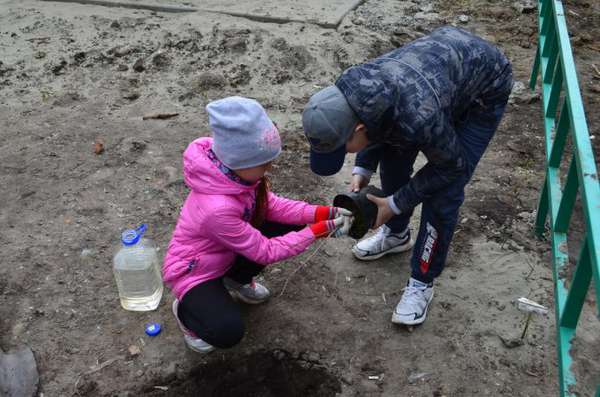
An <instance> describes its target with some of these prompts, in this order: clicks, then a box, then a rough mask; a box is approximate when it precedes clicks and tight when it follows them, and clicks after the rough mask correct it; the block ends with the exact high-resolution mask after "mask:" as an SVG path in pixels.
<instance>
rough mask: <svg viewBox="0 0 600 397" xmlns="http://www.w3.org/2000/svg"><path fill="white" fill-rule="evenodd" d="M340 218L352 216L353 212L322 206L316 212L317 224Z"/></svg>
mask: <svg viewBox="0 0 600 397" xmlns="http://www.w3.org/2000/svg"><path fill="white" fill-rule="evenodd" d="M340 216H352V212H350V211H348V210H347V209H345V208H339V207H329V206H326V205H320V206H318V207H317V211H315V223H316V222H321V221H326V220H328V219H336V218H338V217H340Z"/></svg>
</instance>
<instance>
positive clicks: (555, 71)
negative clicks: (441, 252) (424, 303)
mask: <svg viewBox="0 0 600 397" xmlns="http://www.w3.org/2000/svg"><path fill="white" fill-rule="evenodd" d="M564 15H565V13H564V9H563V5H562V3H561V2H560V0H538V21H539V26H538V28H539V39H538V48H537V51H536V55H535V61H534V64H533V70H532V71H531V77H530V81H529V85H530V87H531V89H535V86H536V82H537V80H538V75H539V76H540V80H541V91H542V99H543V101H542V105H543V116H544V118H543V120H544V132H545V137H546V161H547V164H546V165H547V167H546V177H545V179H544V184H543V188H542V192H541V195H540V201H539V203H538V213H537V217H536V222H535V232H536V233H537V234H538V235H542V234H543V233H544V231H545V225H546V219H547V218H549V221H550V222H549V224H550V241H551V247H552V271H553V278H554V297H555V316H556V324H557V330H556V338H557V339H556V345H557V354H558V369H559V388H560V395H561V396H573V393H572V392H571V391H570V390H571V386H573V385H575V384H576V379H575V377H574V375H573V373H572V371H571V364H572V358H571V355H570V350H571V344H572V341H573V338H574V337H575V330H576V327H577V323H578V321H579V318H580V315H581V310H582V307H583V304H584V301H585V297H586V294H587V292H588V290H589V287H590V284H591V283H592V282H593V283H594V284H593V285H594V289H595V291H596V295H597V296H596V297H597V301H598V302H600V183H598V172H597V170H596V164H595V160H594V155H593V151H592V147H591V142H590V139H589V133H588V129H587V123H586V120H585V113H584V110H583V103H582V101H581V93H580V91H579V85H578V82H577V75H576V68H575V63H574V60H573V53H572V50H571V44H570V41H569V35H568V31H567V25H566V21H565V16H564ZM563 97H564V100H563V102H562V105H561V106H560V112H559V114H558V115H557V109H558V105H559V102H560V101H561V98H563ZM557 118H558V120H557ZM568 134H571V137H572V140H573V150H572V152H571V153H569V154H570V157H571V161H570V164H569V170H568V175H567V179H566V182H565V185H564V188H563V186H562V184H561V180H560V174H561V169H560V168H561V161H562V159H563V157H564V150H565V143H566V139H567V136H568ZM578 193H579V194H580V197H581V203H582V207H583V215H584V218H585V226H586V234H585V241H584V243H583V244H582V247H581V252H580V254H579V258H578V262H577V266H576V268H575V272H574V274H573V276H572V279H571V280H570V289H568V288H567V284H568V283H569V280H568V277H569V276H568V272H566V270H567V269H568V267H567V266H568V264H569V251H568V246H567V233H568V230H569V223H570V219H571V215H572V213H573V207H574V205H575V200H576V198H577V194H578ZM597 306H598V315H599V316H600V305H597ZM596 397H600V387H598V389H597V391H596Z"/></svg>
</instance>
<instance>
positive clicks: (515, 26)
mask: <svg viewBox="0 0 600 397" xmlns="http://www.w3.org/2000/svg"><path fill="white" fill-rule="evenodd" d="M133 3H139V4H141V3H142V2H136V1H133ZM267 3H268V2H267ZM271 3H274V2H271ZM309 3H310V2H309ZM340 3H343V2H340ZM530 3H531V2H527V1H523V0H519V1H517V2H514V1H504V0H502V1H486V0H464V1H458V0H452V1H441V2H431V1H420V0H413V1H392V0H381V1H375V0H367V1H364V2H362V3H357V4H354V5H356V8H354V9H351V8H352V7H350V9H349V10H345V12H346V13H345V14H344V13H342V14H341V15H345V16H343V18H342V19H341V22H339V24H338V23H337V22H336V21H337V19H336V18H337V16H338V13H339V9H335V10H333V11H331V10H329V9H327V10H324V11H320V10H317V11H316V12H314V10H313V11H311V10H308V11H303V12H305V14H302V15H305V17H306V18H307V19H308V20H311V21H312V23H311V22H289V23H283V22H285V21H281V20H278V19H277V18H279V16H278V15H280V14H282V12H281V10H279V11H278V12H273V13H272V14H270V13H269V10H268V7H267V6H266V5H263V6H264V7H267V11H265V10H264V9H260V10H258V11H257V10H256V9H255V8H256V5H255V4H254V3H252V2H249V3H248V4H249V5H246V8H247V9H244V5H243V4H242V5H239V7H238V8H240V9H239V10H237V11H240V12H245V11H249V14H252V13H253V12H258V13H259V14H260V13H261V12H262V13H263V14H261V15H263V17H261V18H259V17H255V16H252V15H254V14H252V15H251V16H250V17H243V16H231V15H227V14H226V13H223V12H221V13H215V12H207V11H197V12H190V13H166V12H165V13H163V12H153V11H150V10H141V9H122V8H109V7H101V6H94V5H81V4H67V3H54V2H42V1H33V0H24V1H16V0H1V1H0V138H1V139H0V159H1V160H0V185H1V186H2V189H0V202H1V203H2V205H1V206H0V225H2V227H1V229H0V246H1V247H2V255H1V256H0V258H1V259H0V318H1V319H2V320H1V321H0V347H1V348H2V349H3V350H8V349H10V348H12V347H14V346H19V345H27V346H29V347H30V348H31V349H32V351H33V353H34V356H35V358H36V361H37V366H38V370H39V375H40V385H39V394H40V395H42V394H43V395H44V396H71V395H80V396H113V395H117V396H138V395H156V396H162V395H167V396H169V395H170V396H188V395H189V396H196V395H202V396H231V395H236V396H334V395H336V394H339V395H341V396H486V395H489V396H498V395H511V396H544V395H556V394H557V391H558V386H557V360H556V349H555V324H554V316H553V311H552V309H553V307H554V300H553V283H552V272H551V268H550V252H549V242H547V241H538V240H536V239H535V238H534V236H533V220H534V216H535V208H536V205H537V201H538V197H539V188H540V187H541V185H542V181H543V167H544V156H545V154H544V139H543V129H542V113H541V105H540V102H539V93H536V92H533V93H532V92H529V91H528V90H527V89H526V88H525V86H526V84H527V79H528V77H529V74H530V70H531V65H532V59H533V56H534V54H535V46H536V40H537V20H536V10H535V7H533V6H532V5H531V4H530ZM161 4H163V3H161ZM169 4H172V5H175V6H187V7H196V8H201V6H202V2H199V1H190V2H185V4H184V2H178V1H173V2H172V3H169ZM265 4H266V3H265ZM269 4H270V3H269ZM307 4H308V3H307ZM311 4H312V3H311ZM332 4H333V3H332ZM336 4H337V3H336ZM564 4H565V8H566V9H567V10H568V12H567V19H568V23H569V31H570V34H571V38H572V45H573V49H574V54H575V59H576V63H577V66H578V74H579V81H580V84H581V90H582V95H583V98H584V102H585V106H586V110H587V112H588V114H587V116H588V123H589V126H590V131H591V132H592V134H593V133H594V132H595V131H597V128H598V125H599V118H600V115H599V114H600V113H599V112H595V111H593V110H594V109H597V108H598V104H599V102H600V96H599V93H600V71H599V70H598V68H599V67H600V55H599V49H600V43H599V42H598V41H597V38H598V37H600V20H599V19H598V15H600V9H599V5H598V3H597V2H593V1H591V0H587V1H586V0H581V1H565V2H564ZM271 6H272V7H273V9H278V8H277V7H281V5H271ZM308 6H310V4H308ZM308 6H307V7H308ZM264 7H263V8H264ZM290 7H291V5H290ZM309 11H311V12H312V14H311V13H310V12H309ZM225 12H227V10H225ZM298 12H300V11H298ZM329 12H332V13H334V14H335V15H334V14H332V16H331V18H329V17H328V15H329V14H327V13H329ZM238 14H239V12H238ZM266 14H268V15H275V17H277V18H275V17H270V18H264V15H266ZM283 14H285V13H283ZM299 15H300V14H299ZM302 15H300V16H301V17H302ZM315 15H317V16H315ZM321 16H322V18H321ZM315 18H316V19H315ZM319 18H321V19H319ZM446 24H456V25H459V26H462V27H464V28H466V29H469V30H471V31H473V32H475V33H477V34H479V35H481V36H483V37H485V38H487V39H488V40H490V41H492V42H494V43H496V44H497V45H499V46H500V47H501V48H502V49H503V50H504V51H505V53H506V54H507V56H508V57H509V58H510V59H511V61H512V62H513V68H514V74H515V80H516V84H515V90H514V92H513V95H512V97H511V100H510V104H509V106H508V108H507V112H506V115H505V117H504V119H503V122H502V124H501V125H500V128H499V130H498V132H497V134H496V137H495V139H494V140H493V143H492V145H491V146H490V148H489V150H488V152H487V153H486V155H485V156H484V158H483V159H482V161H481V163H480V165H479V167H478V169H477V172H476V174H475V176H474V178H473V180H472V182H471V183H470V184H469V186H468V188H467V192H466V196H467V198H466V201H465V204H464V206H463V207H462V210H461V215H460V222H459V226H458V229H457V234H456V235H455V237H454V241H453V244H452V250H451V252H450V254H449V258H448V264H447V267H446V270H445V272H444V273H443V274H442V276H441V277H440V278H439V279H438V280H437V282H436V296H435V298H434V301H433V304H432V306H431V310H430V312H429V314H428V319H427V321H426V322H425V324H424V325H422V326H420V327H416V328H414V329H413V330H412V332H411V331H410V330H408V329H407V328H403V327H396V326H394V325H393V324H392V323H391V322H390V317H391V313H392V310H393V308H394V306H395V305H396V303H397V302H398V300H399V299H400V296H401V294H402V289H403V287H404V285H405V283H406V280H407V278H408V277H409V259H410V254H401V255H396V256H390V257H385V258H383V259H381V260H379V261H376V262H371V263H364V262H359V261H357V260H355V259H354V258H353V257H352V254H351V252H350V248H351V247H352V245H353V243H354V242H353V241H351V240H349V239H346V240H330V241H327V242H326V243H325V244H324V246H323V247H322V249H321V251H320V252H319V253H317V254H316V255H314V256H313V257H312V258H311V259H310V260H309V261H308V262H306V263H305V261H306V260H307V259H308V258H309V255H311V253H312V252H313V250H314V249H315V247H316V245H314V246H313V247H312V248H310V249H309V250H308V251H307V253H306V254H304V255H303V256H300V257H297V258H294V259H292V260H288V261H286V262H283V263H280V264H277V265H274V266H271V267H269V268H268V269H267V270H266V272H265V273H264V283H265V284H266V285H267V286H269V288H270V289H271V290H272V292H273V295H274V297H273V299H272V300H270V301H269V302H268V303H266V304H264V305H260V306H257V307H245V308H244V317H245V320H246V324H247V333H246V336H245V338H244V339H243V341H242V343H241V344H240V345H239V346H237V347H235V348H234V349H231V350H228V351H215V352H213V353H211V354H210V355H198V354H196V353H193V352H191V351H189V350H188V349H187V348H186V347H185V345H184V342H183V338H182V335H181V332H180V331H179V329H178V328H177V325H176V323H175V321H174V318H173V316H172V314H171V305H170V303H171V302H172V296H171V295H170V294H169V293H168V292H166V293H165V295H164V297H163V300H162V302H161V304H160V306H159V308H158V309H157V310H156V311H153V312H146V313H134V312H128V311H124V310H123V309H121V307H120V305H119V299H118V295H117V290H116V286H115V282H114V279H113V275H112V269H111V260H112V255H113V254H114V250H115V248H116V246H117V244H118V237H119V233H120V231H121V230H123V229H126V228H130V227H133V226H136V225H138V224H139V223H141V222H146V223H147V224H148V225H149V226H150V228H149V231H148V235H149V236H150V237H152V238H153V239H154V241H155V242H156V243H157V245H158V246H159V247H161V253H164V250H165V248H166V246H167V244H168V241H169V239H170V237H171V233H172V230H173V228H174V225H175V222H176V219H177V216H178V211H179V209H180V207H181V205H182V202H183V200H184V199H185V197H186V194H187V188H186V187H185V185H184V183H183V179H182V173H181V155H182V152H183V150H184V149H185V147H186V146H187V144H188V143H189V142H191V141H192V140H194V139H195V138H197V137H199V136H207V135H208V134H209V130H208V127H207V117H206V113H205V112H204V106H205V105H206V104H207V103H208V102H209V101H211V100H214V99H218V98H221V97H225V96H228V95H243V96H248V97H253V98H256V99H257V100H258V101H259V102H260V103H261V104H263V106H265V108H266V109H267V111H268V113H269V115H270V116H271V117H272V118H273V119H274V120H275V121H276V123H277V124H278V126H279V129H280V131H281V132H282V137H283V141H284V151H283V154H282V155H281V157H280V158H279V159H278V160H277V162H276V163H275V167H274V168H275V169H274V171H273V172H274V178H273V179H274V190H275V191H276V192H277V193H279V194H281V195H283V196H287V197H291V198H296V199H302V200H307V201H309V202H312V203H318V204H330V203H331V201H332V199H333V197H334V196H335V195H336V194H337V193H338V192H341V191H346V190H347V189H348V184H347V182H348V181H349V173H350V169H351V159H350V158H349V159H348V164H346V166H345V168H344V170H345V171H344V173H342V174H340V175H338V176H336V177H332V178H319V177H316V176H314V175H313V174H311V173H310V171H309V167H308V156H307V153H308V151H307V150H308V146H307V144H306V142H305V141H304V139H303V137H302V133H301V122H300V115H301V111H302V108H303V106H304V105H305V103H306V102H307V100H308V98H309V97H310V95H311V94H312V93H314V92H315V91H316V90H318V89H319V88H321V87H324V86H326V85H329V84H331V83H332V82H334V81H335V79H336V78H337V76H338V75H339V74H340V73H341V72H342V70H344V69H345V68H346V67H348V66H350V65H352V64H356V63H359V62H362V61H365V60H367V59H369V58H372V57H375V56H378V55H381V54H383V53H385V52H386V51H388V50H390V49H392V48H395V47H397V46H401V45H402V44H404V43H406V42H408V41H410V40H413V39H415V38H418V37H420V36H421V35H423V34H426V33H427V32H429V31H431V30H432V29H434V28H436V27H439V26H442V25H446ZM165 112H168V113H177V114H178V115H177V116H174V117H171V118H167V119H152V118H151V119H146V120H143V116H144V115H147V114H150V113H165ZM598 141H599V140H598V139H594V140H593V141H592V142H593V144H594V146H595V150H596V156H597V157H598V154H597V153H598V150H597V149H598V145H599V144H598ZM418 212H419V211H418V210H417V211H416V213H415V217H414V219H413V223H412V225H413V226H414V227H416V225H417V224H418ZM572 227H573V228H574V230H576V231H578V232H579V237H580V235H581V231H582V230H583V222H582V220H581V218H578V217H574V219H573V224H572ZM577 236H578V235H577V234H575V236H574V239H575V240H576V238H577ZM573 244H574V246H575V245H576V244H577V241H574V242H573ZM573 252H576V251H573ZM574 260H575V259H574ZM301 265H303V266H304V267H303V268H302V269H301V270H299V271H298V272H297V273H296V274H294V275H293V278H292V279H290V281H289V284H288V286H287V288H286V290H285V292H284V293H283V295H281V296H279V295H280V293H281V291H282V288H283V285H284V283H285V282H286V280H287V279H288V278H289V277H290V275H291V274H292V272H294V270H296V269H297V268H298V267H299V266H301ZM519 297H527V298H529V299H531V300H534V301H536V302H539V303H541V304H543V305H545V306H546V307H548V308H550V309H551V310H550V314H548V315H546V316H537V317H536V318H535V319H534V321H533V322H532V324H531V325H530V327H529V330H528V333H527V336H526V338H525V340H524V343H523V344H513V343H510V341H511V340H514V338H519V337H520V335H521V331H522V329H523V326H524V323H525V317H526V316H525V315H524V314H523V313H522V312H520V311H519V310H518V309H517V308H516V306H515V304H514V302H515V300H516V299H517V298H519ZM596 304H597V303H596V302H595V300H594V294H593V292H590V294H589V295H588V297H587V300H586V304H585V308H584V312H583V314H582V317H581V319H580V328H578V338H577V342H576V349H575V350H574V353H575V362H576V363H577V364H576V367H575V368H574V370H575V371H576V374H577V375H578V379H579V380H580V382H579V385H578V387H579V388H580V389H579V390H578V391H579V393H580V395H582V396H587V395H591V390H593V388H594V387H595V385H596V384H597V383H598V381H599V379H598V374H599V373H600V366H599V364H598V357H600V350H599V346H600V339H599V331H598V330H599V329H600V323H599V322H598V320H597V319H596V317H595V311H596ZM148 322H160V323H161V324H162V327H163V331H162V333H161V334H160V335H158V336H157V337H154V338H151V337H148V336H146V335H145V334H144V324H146V323H148Z"/></svg>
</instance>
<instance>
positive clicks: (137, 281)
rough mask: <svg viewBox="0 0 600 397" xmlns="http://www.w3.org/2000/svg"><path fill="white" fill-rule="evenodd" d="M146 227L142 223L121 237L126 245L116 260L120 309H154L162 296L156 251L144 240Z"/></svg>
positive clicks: (115, 270) (114, 267) (115, 269)
mask: <svg viewBox="0 0 600 397" xmlns="http://www.w3.org/2000/svg"><path fill="white" fill-rule="evenodd" d="M146 228H147V226H146V225H145V224H142V225H141V226H140V227H138V228H137V229H135V230H133V229H129V230H125V231H124V232H123V233H122V234H121V242H122V243H123V244H122V246H121V247H120V249H119V251H118V252H117V253H116V254H115V257H114V259H113V271H114V273H115V280H116V281H117V288H118V289H119V298H120V299H121V306H123V308H124V309H126V310H133V311H147V310H154V309H156V308H157V307H158V304H159V303H160V299H161V297H162V293H163V283H162V279H161V277H160V268H159V263H158V255H157V254H156V248H155V246H154V244H153V243H152V241H151V240H149V239H146V238H143V237H142V236H143V235H144V232H145V231H146Z"/></svg>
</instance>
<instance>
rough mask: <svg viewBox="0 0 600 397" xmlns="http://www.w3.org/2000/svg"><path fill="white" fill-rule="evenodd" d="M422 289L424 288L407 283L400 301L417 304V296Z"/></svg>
mask: <svg viewBox="0 0 600 397" xmlns="http://www.w3.org/2000/svg"><path fill="white" fill-rule="evenodd" d="M424 290H425V289H424V288H418V287H413V286H410V285H407V286H406V288H404V294H403V295H402V299H401V302H400V303H406V304H409V305H419V303H421V301H420V300H419V299H418V298H417V297H418V296H419V292H422V291H424ZM419 306H420V305H419Z"/></svg>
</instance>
